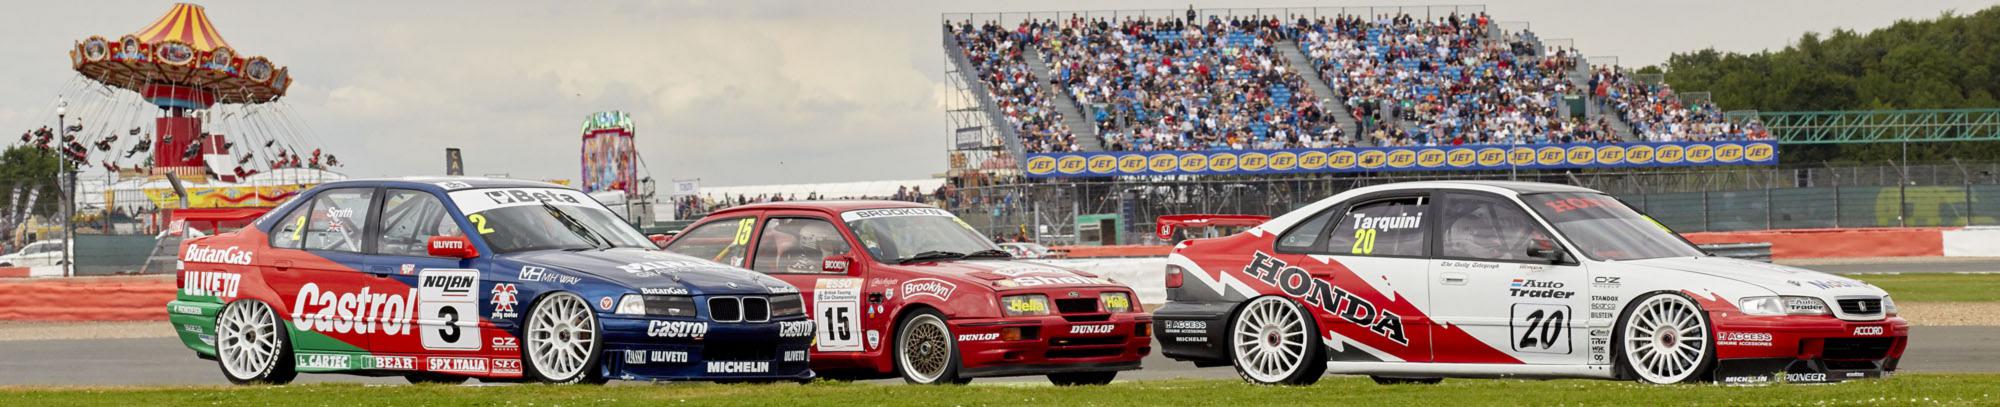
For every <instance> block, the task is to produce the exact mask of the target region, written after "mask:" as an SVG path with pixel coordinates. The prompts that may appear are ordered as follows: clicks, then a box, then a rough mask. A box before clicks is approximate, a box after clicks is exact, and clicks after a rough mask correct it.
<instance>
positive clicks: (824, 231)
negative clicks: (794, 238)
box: [798, 222, 840, 250]
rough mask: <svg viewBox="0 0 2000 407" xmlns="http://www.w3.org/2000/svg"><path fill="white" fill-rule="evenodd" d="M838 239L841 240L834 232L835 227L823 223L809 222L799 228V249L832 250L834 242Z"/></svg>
mask: <svg viewBox="0 0 2000 407" xmlns="http://www.w3.org/2000/svg"><path fill="white" fill-rule="evenodd" d="M838 239H840V235H839V234H838V233H836V232H834V230H833V225H828V224H826V223H823V222H807V223H806V224H805V225H803V226H801V227H799V233H798V240H799V247H804V248H807V249H812V250H826V249H829V248H831V247H832V246H833V244H834V241H836V240H838Z"/></svg>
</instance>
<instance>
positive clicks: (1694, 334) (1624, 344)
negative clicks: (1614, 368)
mask: <svg viewBox="0 0 2000 407" xmlns="http://www.w3.org/2000/svg"><path fill="white" fill-rule="evenodd" d="M1618 325H1619V328H1618V330H1617V331H1616V332H1618V339H1616V340H1615V342H1614V343H1616V344H1617V347H1618V349H1617V352H1616V353H1617V354H1620V355H1621V357H1620V359H1619V362H1620V363H1619V364H1620V365H1621V366H1623V367H1624V368H1625V369H1628V371H1630V372H1631V373H1633V374H1634V375H1635V376H1638V378H1639V381H1642V382H1646V383H1653V384H1671V383H1687V382H1692V381H1696V380H1699V379H1701V378H1702V377H1703V376H1704V375H1705V374H1706V373H1707V372H1708V370H1709V368H1710V367H1711V366H1712V365H1714V359H1715V344H1714V341H1712V340H1711V339H1710V338H1711V337H1712V335H1710V332H1709V329H1708V315H1707V314H1706V313H1704V312H1702V310H1701V307H1700V306H1698V305H1696V304H1695V303H1694V301H1690V300H1688V298H1687V297H1684V296H1681V295H1679V294H1672V293H1658V294H1653V295H1651V296H1647V297H1643V298H1640V299H1639V300H1638V301H1637V302H1635V303H1634V304H1633V305H1632V306H1631V307H1630V309H1627V310H1626V311H1625V317H1624V318H1620V319H1619V320H1618Z"/></svg>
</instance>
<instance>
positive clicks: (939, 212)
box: [840, 208, 957, 222]
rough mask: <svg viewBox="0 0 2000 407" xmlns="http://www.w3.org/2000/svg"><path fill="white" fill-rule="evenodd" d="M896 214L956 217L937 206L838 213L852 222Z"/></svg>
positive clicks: (845, 219)
mask: <svg viewBox="0 0 2000 407" xmlns="http://www.w3.org/2000/svg"><path fill="white" fill-rule="evenodd" d="M898 216H943V217H954V218H955V217H957V216H956V215H952V214H951V211H947V210H943V209H938V208H887V209H862V210H858V211H847V212H841V213H840V219H841V220H844V221H848V222H853V221H857V220H863V219H874V218H890V217H898Z"/></svg>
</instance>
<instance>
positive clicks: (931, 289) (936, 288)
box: [903, 278, 958, 300]
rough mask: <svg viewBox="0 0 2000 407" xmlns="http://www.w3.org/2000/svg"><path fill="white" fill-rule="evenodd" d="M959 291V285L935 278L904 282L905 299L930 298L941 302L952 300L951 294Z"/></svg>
mask: <svg viewBox="0 0 2000 407" xmlns="http://www.w3.org/2000/svg"><path fill="white" fill-rule="evenodd" d="M956 290H958V285H957V284H952V283H951V282H949V281H944V280H939V279H935V278H919V279H914V280H910V281H904V282H903V298H916V297H922V296H930V297H934V298H937V299H940V300H947V299H951V292H952V291H956Z"/></svg>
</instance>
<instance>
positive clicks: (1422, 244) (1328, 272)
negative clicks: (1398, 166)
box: [1251, 191, 1432, 362]
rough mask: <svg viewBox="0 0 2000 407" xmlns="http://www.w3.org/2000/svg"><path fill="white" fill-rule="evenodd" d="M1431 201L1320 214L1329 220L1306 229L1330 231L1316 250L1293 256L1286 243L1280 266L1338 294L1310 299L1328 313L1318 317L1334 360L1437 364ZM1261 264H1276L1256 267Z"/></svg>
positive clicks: (1378, 200)
mask: <svg viewBox="0 0 2000 407" xmlns="http://www.w3.org/2000/svg"><path fill="white" fill-rule="evenodd" d="M1430 200H1431V196H1430V194H1429V193H1426V192H1407V191H1405V192H1398V193H1392V194H1378V195H1372V196H1364V197H1358V198H1356V199H1351V200H1349V201H1348V202H1349V203H1347V204H1344V205H1339V206H1337V207H1336V208H1335V209H1332V210H1330V211H1329V212H1328V213H1323V214H1321V215H1320V216H1322V217H1324V218H1323V219H1324V220H1316V219H1308V221H1307V222H1304V223H1302V225H1305V226H1306V227H1310V226H1311V225H1315V224H1317V225H1325V227H1326V229H1325V232H1324V235H1323V236H1322V237H1320V238H1319V239H1316V241H1314V242H1311V243H1309V244H1310V246H1308V247H1309V249H1305V250H1297V249H1288V248H1287V247H1289V246H1292V245H1298V244H1301V243H1302V242H1299V241H1298V240H1297V238H1292V236H1291V235H1292V234H1291V233H1289V232H1288V233H1287V235H1286V236H1285V237H1281V238H1280V239H1279V242H1278V245H1277V251H1278V252H1279V253H1281V254H1279V255H1277V256H1276V257H1277V258H1279V259H1282V260H1284V261H1285V263H1286V264H1288V265H1290V266H1296V267H1300V268H1304V269H1305V270H1306V271H1307V272H1308V273H1310V275H1312V276H1313V277H1314V278H1315V279H1317V280H1323V281H1326V282H1328V283H1330V288H1331V289H1332V292H1318V291H1317V290H1313V291H1308V292H1307V294H1306V298H1305V300H1306V303H1307V304H1308V307H1311V308H1318V309H1321V310H1322V311H1316V312H1315V314H1318V315H1320V317H1319V320H1318V323H1319V327H1320V330H1321V331H1323V332H1322V334H1321V335H1320V336H1321V337H1323V338H1326V339H1327V340H1328V343H1327V345H1328V346H1330V347H1331V353H1330V354H1329V357H1330V358H1331V359H1332V360H1334V361H1357V362H1427V361H1430V360H1431V347H1432V345H1431V341H1432V339H1431V333H1430V331H1431V328H1430V325H1431V323H1430V321H1429V320H1428V318H1426V317H1425V315H1426V314H1425V312H1424V307H1425V306H1426V304H1427V303H1428V302H1429V301H1430V299H1431V294H1430V293H1429V292H1428V289H1429V285H1427V284H1424V280H1425V279H1426V278H1427V276H1426V275H1425V269H1426V268H1427V267H1428V266H1429V261H1428V255H1429V253H1428V251H1429V247H1430V245H1429V244H1428V239H1429V236H1428V234H1427V233H1425V231H1426V230H1427V228H1428V226H1427V225H1426V223H1425V222H1426V220H1425V216H1424V215H1425V212H1427V211H1428V210H1429V208H1430ZM1287 238H1291V239H1287ZM1288 240H1290V241H1288ZM1260 264H1269V263H1259V262H1256V261H1253V263H1252V264H1251V266H1252V267H1258V266H1260ZM1277 285H1278V286H1279V287H1280V288H1284V287H1286V285H1285V284H1277Z"/></svg>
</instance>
